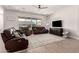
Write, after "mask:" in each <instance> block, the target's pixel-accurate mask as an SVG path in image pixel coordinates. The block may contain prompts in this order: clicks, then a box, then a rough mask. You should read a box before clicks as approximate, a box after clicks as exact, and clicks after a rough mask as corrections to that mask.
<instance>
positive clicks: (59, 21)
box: [52, 20, 62, 27]
mask: <svg viewBox="0 0 79 59" xmlns="http://www.w3.org/2000/svg"><path fill="white" fill-rule="evenodd" d="M52 27H62V21H61V20H58V21H52Z"/></svg>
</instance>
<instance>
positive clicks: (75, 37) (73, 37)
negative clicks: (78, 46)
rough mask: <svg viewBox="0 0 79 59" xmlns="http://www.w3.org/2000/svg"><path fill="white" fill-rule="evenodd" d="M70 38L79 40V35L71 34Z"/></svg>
mask: <svg viewBox="0 0 79 59" xmlns="http://www.w3.org/2000/svg"><path fill="white" fill-rule="evenodd" d="M70 38H72V39H77V40H79V37H78V36H70Z"/></svg>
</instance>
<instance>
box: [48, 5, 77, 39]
mask: <svg viewBox="0 0 79 59" xmlns="http://www.w3.org/2000/svg"><path fill="white" fill-rule="evenodd" d="M78 10H79V6H68V7H66V8H63V9H61V10H58V11H57V12H55V13H54V15H51V17H50V18H49V20H50V21H54V20H62V21H63V28H65V29H67V30H68V31H70V32H71V34H70V35H71V36H72V37H79V26H78V24H79V11H78ZM51 25H52V24H51ZM51 25H50V27H52V26H51Z"/></svg>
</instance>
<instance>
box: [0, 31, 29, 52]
mask: <svg viewBox="0 0 79 59" xmlns="http://www.w3.org/2000/svg"><path fill="white" fill-rule="evenodd" d="M1 36H2V39H3V42H4V44H5V48H6V50H7V51H8V52H15V51H19V50H23V49H26V48H27V47H28V40H25V39H24V38H19V37H15V36H12V34H11V33H10V31H9V30H4V31H3V33H1Z"/></svg>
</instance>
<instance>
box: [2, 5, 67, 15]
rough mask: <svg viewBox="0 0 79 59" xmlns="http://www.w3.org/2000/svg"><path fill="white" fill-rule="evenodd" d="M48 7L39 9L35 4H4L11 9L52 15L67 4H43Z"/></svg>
mask: <svg viewBox="0 0 79 59" xmlns="http://www.w3.org/2000/svg"><path fill="white" fill-rule="evenodd" d="M42 6H46V7H48V8H46V9H38V8H36V7H35V5H4V6H3V7H4V8H6V9H10V10H18V11H24V12H32V13H37V14H43V15H50V14H52V13H54V12H55V11H58V10H59V9H61V8H64V7H67V6H66V5H42Z"/></svg>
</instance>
